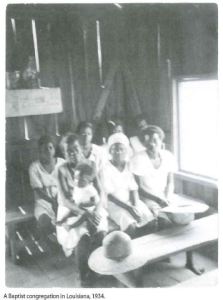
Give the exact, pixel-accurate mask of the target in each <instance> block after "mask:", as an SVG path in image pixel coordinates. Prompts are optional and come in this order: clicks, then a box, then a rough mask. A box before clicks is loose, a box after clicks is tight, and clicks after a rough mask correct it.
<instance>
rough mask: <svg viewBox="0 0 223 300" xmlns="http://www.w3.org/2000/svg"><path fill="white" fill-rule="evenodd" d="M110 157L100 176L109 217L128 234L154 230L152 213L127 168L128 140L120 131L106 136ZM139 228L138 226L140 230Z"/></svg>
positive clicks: (134, 234)
mask: <svg viewBox="0 0 223 300" xmlns="http://www.w3.org/2000/svg"><path fill="white" fill-rule="evenodd" d="M108 148H109V152H110V155H111V160H110V161H109V162H108V163H107V165H106V166H105V167H104V169H103V171H102V174H101V179H102V186H103V188H104V190H105V193H106V194H107V198H108V203H107V208H108V214H109V217H110V218H111V219H112V220H113V221H114V222H115V223H116V224H117V225H119V226H120V229H121V230H122V231H125V232H126V233H128V234H129V235H130V236H131V237H136V236H137V235H141V234H146V233H148V232H149V231H152V230H154V226H155V222H154V217H153V215H152V213H151V212H150V211H149V210H148V209H147V207H146V205H145V204H144V203H143V202H142V201H141V200H140V199H139V197H138V187H137V184H136V182H135V180H134V177H133V175H132V173H131V172H130V171H129V169H128V163H127V161H126V158H127V156H128V150H129V148H130V146H129V140H128V138H127V137H126V136H125V135H124V134H123V133H115V134H113V135H111V136H110V137H109V139H108ZM139 228H140V229H139Z"/></svg>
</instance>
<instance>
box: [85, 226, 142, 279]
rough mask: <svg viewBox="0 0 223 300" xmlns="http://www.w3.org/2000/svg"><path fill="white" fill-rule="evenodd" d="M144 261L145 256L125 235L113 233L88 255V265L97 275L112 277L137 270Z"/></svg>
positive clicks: (118, 232)
mask: <svg viewBox="0 0 223 300" xmlns="http://www.w3.org/2000/svg"><path fill="white" fill-rule="evenodd" d="M146 261H147V258H146V255H145V254H144V253H143V252H142V250H141V249H140V247H137V246H136V244H135V243H134V241H132V240H131V238H130V237H129V236H128V235H127V234H126V233H124V232H122V231H113V232H111V233H110V234H108V235H107V236H106V237H105V238H104V240H103V244H102V247H100V248H98V249H96V250H95V251H94V252H93V253H92V254H91V255H90V258H89V260H88V265H89V267H90V268H91V269H92V270H93V271H95V272H97V273H100V274H105V275H113V274H119V273H125V272H128V271H132V270H134V269H137V268H139V267H141V266H143V265H144V264H145V263H146Z"/></svg>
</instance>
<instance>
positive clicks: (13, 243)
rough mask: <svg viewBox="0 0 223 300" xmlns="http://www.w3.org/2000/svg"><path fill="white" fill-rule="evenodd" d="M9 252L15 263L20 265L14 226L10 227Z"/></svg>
mask: <svg viewBox="0 0 223 300" xmlns="http://www.w3.org/2000/svg"><path fill="white" fill-rule="evenodd" d="M8 238H9V251H10V256H11V260H12V262H13V263H15V264H16V263H18V259H17V245H16V228H15V226H14V225H10V226H8Z"/></svg>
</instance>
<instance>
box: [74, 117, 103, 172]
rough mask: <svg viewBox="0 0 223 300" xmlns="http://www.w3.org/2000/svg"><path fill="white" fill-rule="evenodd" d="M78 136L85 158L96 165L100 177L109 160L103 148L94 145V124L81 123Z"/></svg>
mask: <svg viewBox="0 0 223 300" xmlns="http://www.w3.org/2000/svg"><path fill="white" fill-rule="evenodd" d="M77 134H78V137H79V143H80V146H81V149H82V153H83V155H84V157H85V158H86V159H87V160H89V161H92V162H94V163H95V166H96V175H98V174H99V172H100V170H101V169H102V167H103V165H104V163H105V161H106V160H107V155H106V153H105V150H104V149H103V148H102V147H101V146H98V145H95V144H93V143H92V139H93V134H94V129H93V124H92V123H90V122H80V124H79V125H78V127H77Z"/></svg>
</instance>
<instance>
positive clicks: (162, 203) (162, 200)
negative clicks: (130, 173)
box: [135, 175, 168, 207]
mask: <svg viewBox="0 0 223 300" xmlns="http://www.w3.org/2000/svg"><path fill="white" fill-rule="evenodd" d="M135 179H136V182H137V183H138V186H139V195H141V196H142V197H143V198H147V199H150V200H153V201H155V202H156V203H157V204H159V205H160V206H161V207H165V206H166V205H168V200H167V199H165V198H164V197H160V196H157V195H153V194H151V193H149V192H147V191H146V190H145V189H143V188H142V187H141V186H140V180H139V176H137V175H135Z"/></svg>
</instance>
